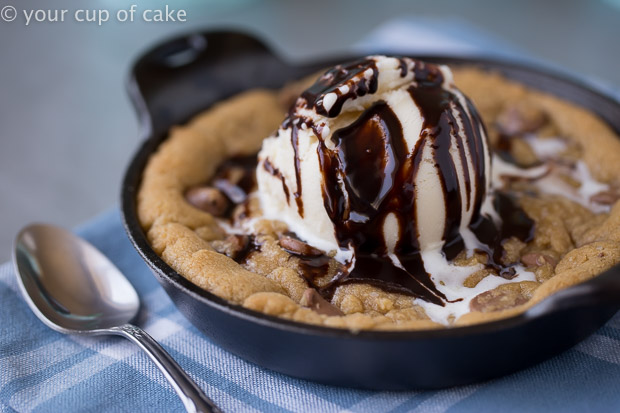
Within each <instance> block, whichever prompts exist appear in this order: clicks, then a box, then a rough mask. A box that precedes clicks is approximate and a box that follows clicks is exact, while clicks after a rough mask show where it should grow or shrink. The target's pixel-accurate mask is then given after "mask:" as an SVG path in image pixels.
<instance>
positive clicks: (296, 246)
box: [280, 235, 323, 257]
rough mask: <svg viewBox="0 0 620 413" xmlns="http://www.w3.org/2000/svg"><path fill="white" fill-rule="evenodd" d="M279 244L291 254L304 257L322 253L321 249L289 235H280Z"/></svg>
mask: <svg viewBox="0 0 620 413" xmlns="http://www.w3.org/2000/svg"><path fill="white" fill-rule="evenodd" d="M280 246H281V247H282V248H283V249H284V250H285V251H287V252H289V253H291V254H293V255H302V256H306V257H317V256H319V255H323V251H321V250H319V249H316V248H314V247H311V246H310V245H308V244H306V243H305V242H303V241H300V240H298V239H296V238H293V237H291V236H289V235H282V236H280Z"/></svg>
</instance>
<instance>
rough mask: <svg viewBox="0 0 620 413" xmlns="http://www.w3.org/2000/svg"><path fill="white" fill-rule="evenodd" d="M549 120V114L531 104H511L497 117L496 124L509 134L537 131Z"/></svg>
mask: <svg viewBox="0 0 620 413" xmlns="http://www.w3.org/2000/svg"><path fill="white" fill-rule="evenodd" d="M547 121H548V118H547V115H546V114H545V113H544V112H543V111H542V110H540V109H538V108H536V107H533V106H531V105H527V106H526V105H511V106H508V107H507V108H505V109H504V110H503V111H502V112H501V113H500V114H499V116H498V117H497V120H496V126H497V128H498V129H499V131H500V132H501V133H502V134H504V135H507V136H516V135H522V134H524V133H531V132H535V131H537V130H538V129H540V128H541V127H543V126H544V125H545V124H546V123H547Z"/></svg>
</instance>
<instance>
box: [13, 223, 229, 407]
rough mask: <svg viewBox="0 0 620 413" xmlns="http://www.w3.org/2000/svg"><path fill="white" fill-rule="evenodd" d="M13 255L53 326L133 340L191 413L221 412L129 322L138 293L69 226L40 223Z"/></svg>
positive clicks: (34, 304) (31, 296)
mask: <svg viewBox="0 0 620 413" xmlns="http://www.w3.org/2000/svg"><path fill="white" fill-rule="evenodd" d="M13 253H14V255H13V263H14V264H15V271H16V273H17V280H18V284H19V286H20V288H21V291H22V293H23V295H24V298H25V299H26V302H27V303H28V305H29V306H30V308H31V309H32V311H33V312H34V313H35V314H36V316H37V317H39V319H40V320H41V321H43V322H44V323H45V324H46V325H47V326H48V327H50V328H52V329H53V330H56V331H59V332H61V333H65V334H83V335H103V334H113V335H119V336H123V337H125V338H128V339H129V340H131V341H133V342H134V343H136V344H137V345H138V346H140V348H141V349H142V350H144V351H145V352H146V353H147V354H148V356H149V357H150V358H151V360H153V361H154V362H155V364H156V365H157V367H159V369H160V370H161V371H162V373H164V375H165V376H166V378H167V379H168V381H169V382H170V384H172V387H174V390H175V391H176V392H177V394H178V395H179V397H180V398H181V400H182V401H183V404H184V405H185V408H186V409H187V411H188V412H220V410H219V409H218V407H217V406H216V405H215V403H213V401H211V400H210V399H209V398H208V397H207V396H205V394H204V393H203V392H202V390H201V389H200V388H199V387H198V385H197V384H196V383H194V382H193V381H192V379H191V378H190V377H189V376H188V375H187V373H185V372H184V371H183V369H182V368H181V367H180V366H179V365H178V364H177V363H176V362H175V361H174V360H173V358H172V357H171V356H170V355H169V354H168V353H167V352H166V350H164V349H163V347H162V346H160V345H159V344H158V343H157V342H156V341H155V340H154V339H153V338H152V337H151V336H149V335H148V334H147V333H146V332H144V331H143V330H142V329H140V328H139V327H136V326H134V325H131V324H129V321H131V320H133V319H134V318H135V317H136V315H137V314H138V309H139V307H140V299H139V298H138V294H137V293H136V290H135V289H134V288H133V286H132V285H131V284H130V283H129V281H127V279H126V278H125V277H124V276H123V274H122V273H121V272H120V271H119V270H118V269H117V268H116V267H115V266H114V265H113V264H112V263H111V262H110V261H109V260H108V259H107V258H106V257H105V256H104V255H103V254H102V253H101V252H99V251H98V250H97V249H96V248H95V247H93V246H92V245H91V244H89V243H88V242H86V241H84V240H82V239H80V238H78V237H77V236H75V235H73V234H72V233H70V232H68V231H66V230H64V229H61V228H57V227H54V226H51V225H43V224H35V225H30V226H28V227H26V228H24V229H22V230H21V232H20V233H19V234H18V235H17V238H16V240H15V248H14V251H13Z"/></svg>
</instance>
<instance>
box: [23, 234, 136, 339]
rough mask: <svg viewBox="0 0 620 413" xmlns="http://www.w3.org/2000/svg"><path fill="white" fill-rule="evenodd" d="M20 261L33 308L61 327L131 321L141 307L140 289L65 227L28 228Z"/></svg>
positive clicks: (76, 330)
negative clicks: (138, 291)
mask: <svg viewBox="0 0 620 413" xmlns="http://www.w3.org/2000/svg"><path fill="white" fill-rule="evenodd" d="M15 265H16V268H17V274H18V278H19V280H20V281H21V282H20V283H19V285H20V287H21V288H22V293H23V295H24V297H25V298H26V300H27V301H29V303H28V304H29V305H30V308H32V309H33V311H35V313H36V314H37V316H38V317H39V319H41V320H42V321H43V322H44V323H45V324H46V325H47V326H49V327H50V328H52V329H54V330H56V331H60V332H62V333H71V334H85V333H90V334H92V333H94V332H96V331H97V330H102V329H108V328H111V327H115V326H119V325H122V324H125V323H128V322H130V321H131V320H133V319H134V318H135V317H136V316H137V314H138V310H139V309H140V299H139V297H138V294H137V293H136V290H135V289H134V288H133V286H132V285H131V283H129V281H127V279H126V278H125V276H124V275H123V274H122V273H121V272H120V271H119V270H118V268H116V267H115V266H114V265H113V264H112V263H111V262H110V261H109V260H108V259H107V258H106V257H105V256H104V255H103V254H102V253H101V252H99V250H97V249H96V248H94V247H93V246H92V245H90V244H88V243H86V242H84V241H82V240H81V239H79V238H77V237H76V236H75V235H73V234H72V233H70V232H68V231H65V230H62V229H60V228H54V227H51V226H49V225H42V224H34V225H30V226H28V227H27V228H24V229H23V230H22V231H21V232H20V234H19V235H18V236H17V241H16V243H15ZM104 333H107V332H104Z"/></svg>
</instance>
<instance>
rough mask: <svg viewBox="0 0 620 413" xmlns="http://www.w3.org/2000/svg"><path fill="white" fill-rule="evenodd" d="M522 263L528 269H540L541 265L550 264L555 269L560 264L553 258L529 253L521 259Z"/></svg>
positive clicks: (538, 253)
mask: <svg viewBox="0 0 620 413" xmlns="http://www.w3.org/2000/svg"><path fill="white" fill-rule="evenodd" d="M521 262H522V263H523V264H525V265H526V266H528V267H540V266H541V265H545V264H549V265H551V266H552V267H553V268H555V266H556V264H557V263H558V262H557V260H556V259H555V258H553V257H552V256H550V255H547V254H542V253H540V252H528V253H527V254H525V255H523V256H522V257H521Z"/></svg>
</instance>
